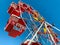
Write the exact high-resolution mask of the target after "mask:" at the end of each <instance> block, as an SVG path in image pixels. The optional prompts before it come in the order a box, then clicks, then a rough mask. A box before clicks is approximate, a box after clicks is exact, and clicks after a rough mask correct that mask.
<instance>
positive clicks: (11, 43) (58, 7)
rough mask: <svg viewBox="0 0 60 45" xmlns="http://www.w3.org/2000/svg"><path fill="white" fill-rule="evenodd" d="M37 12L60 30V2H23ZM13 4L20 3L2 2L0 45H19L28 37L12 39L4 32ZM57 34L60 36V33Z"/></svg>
mask: <svg viewBox="0 0 60 45" xmlns="http://www.w3.org/2000/svg"><path fill="white" fill-rule="evenodd" d="M22 1H23V2H24V3H26V4H29V5H30V6H32V7H33V8H34V9H35V10H37V11H38V12H39V13H40V14H41V15H42V16H43V17H44V18H45V19H46V21H48V22H49V23H51V24H52V23H54V24H55V26H56V27H57V28H59V29H60V0H22ZM11 2H15V3H18V0H0V45H19V44H20V43H21V42H22V41H24V40H23V39H24V38H25V37H26V35H25V34H26V33H27V32H25V33H24V34H22V35H21V36H19V37H16V38H12V37H10V36H8V33H7V32H5V31H4V27H5V25H6V23H7V21H8V19H9V17H10V16H9V14H8V13H7V10H8V7H9V5H10V4H11ZM55 32H56V33H57V34H60V32H59V31H56V30H55Z"/></svg>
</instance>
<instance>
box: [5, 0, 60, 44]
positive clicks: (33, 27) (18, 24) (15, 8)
mask: <svg viewBox="0 0 60 45" xmlns="http://www.w3.org/2000/svg"><path fill="white" fill-rule="evenodd" d="M24 12H26V13H28V16H29V19H28V18H24V17H23V16H22V14H23V13H24ZM8 13H9V14H10V18H9V20H8V22H7V25H6V27H5V31H7V32H8V35H9V36H11V37H14V38H15V37H17V36H20V35H22V33H23V32H24V31H26V29H28V31H29V33H28V32H27V33H28V35H27V36H26V38H25V40H24V42H23V43H22V44H21V45H44V44H43V43H42V41H44V40H42V39H43V38H44V39H46V40H49V42H50V43H51V45H59V44H57V43H58V42H60V40H59V39H58V35H57V34H56V33H55V32H54V31H53V28H54V29H56V30H57V31H60V29H58V28H56V27H55V26H53V25H51V24H50V23H48V22H47V21H46V20H45V19H44V18H43V16H41V15H40V14H39V13H38V11H36V10H34V9H33V8H32V7H31V6H29V5H28V4H26V3H23V2H21V1H19V2H18V4H16V3H14V2H12V3H11V5H10V7H9V8H8ZM25 16H26V15H25ZM27 20H28V21H30V22H27ZM35 21H36V22H38V23H39V24H38V25H37V24H36V23H35ZM30 23H31V24H30ZM28 25H30V26H28ZM30 35H31V36H30ZM46 35H47V36H46ZM29 36H30V38H28V37H29ZM41 37H43V38H41ZM41 40H42V41H41ZM46 45H47V44H46Z"/></svg>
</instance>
